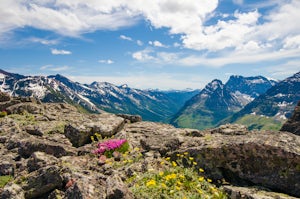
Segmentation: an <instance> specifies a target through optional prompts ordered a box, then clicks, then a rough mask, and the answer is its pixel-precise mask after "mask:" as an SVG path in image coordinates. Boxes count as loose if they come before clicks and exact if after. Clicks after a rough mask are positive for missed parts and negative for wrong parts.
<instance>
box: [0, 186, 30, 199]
mask: <svg viewBox="0 0 300 199" xmlns="http://www.w3.org/2000/svg"><path fill="white" fill-rule="evenodd" d="M0 199H25V194H24V191H23V189H22V187H20V186H19V185H17V184H14V183H9V184H7V185H6V186H5V187H4V189H3V192H2V193H0Z"/></svg>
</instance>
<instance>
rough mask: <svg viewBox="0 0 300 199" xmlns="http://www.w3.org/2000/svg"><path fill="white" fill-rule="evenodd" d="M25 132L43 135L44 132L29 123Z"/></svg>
mask: <svg viewBox="0 0 300 199" xmlns="http://www.w3.org/2000/svg"><path fill="white" fill-rule="evenodd" d="M25 130H26V132H27V133H29V134H31V135H36V136H43V135H44V133H43V132H42V131H41V129H39V128H38V127H35V126H32V125H29V126H26V128H25Z"/></svg>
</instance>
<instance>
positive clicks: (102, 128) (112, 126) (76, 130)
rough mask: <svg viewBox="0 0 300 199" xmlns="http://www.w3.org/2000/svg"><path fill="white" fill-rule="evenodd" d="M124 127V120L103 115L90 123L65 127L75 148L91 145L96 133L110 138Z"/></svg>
mask: <svg viewBox="0 0 300 199" xmlns="http://www.w3.org/2000/svg"><path fill="white" fill-rule="evenodd" d="M123 126H124V119H123V118H121V117H117V116H115V115H112V114H105V113H103V114H101V115H99V116H98V117H97V118H91V119H90V121H89V122H85V123H81V124H76V123H73V124H69V125H67V126H65V130H64V133H65V136H66V137H67V138H68V139H69V140H70V142H71V143H72V144H73V146H74V147H80V146H83V145H85V144H88V143H91V136H92V135H94V134H95V133H98V134H100V135H101V136H102V137H110V136H112V135H115V134H116V133H117V132H119V131H120V130H122V128H123Z"/></svg>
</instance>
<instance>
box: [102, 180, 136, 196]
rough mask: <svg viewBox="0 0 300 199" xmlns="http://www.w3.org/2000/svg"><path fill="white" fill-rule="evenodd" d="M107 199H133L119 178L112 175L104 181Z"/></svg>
mask: <svg viewBox="0 0 300 199" xmlns="http://www.w3.org/2000/svg"><path fill="white" fill-rule="evenodd" d="M106 188H107V197H106V198H107V199H131V198H132V199H133V198H134V197H133V195H132V193H131V192H130V191H129V189H128V188H127V186H126V185H125V184H124V183H123V181H122V180H121V178H120V177H119V176H118V175H117V174H114V175H112V176H109V177H108V178H107V180H106Z"/></svg>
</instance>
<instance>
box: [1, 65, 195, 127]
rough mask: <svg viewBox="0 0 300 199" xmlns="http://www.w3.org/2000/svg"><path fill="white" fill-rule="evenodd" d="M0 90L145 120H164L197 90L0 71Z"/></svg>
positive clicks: (13, 94) (15, 94) (44, 100)
mask: <svg viewBox="0 0 300 199" xmlns="http://www.w3.org/2000/svg"><path fill="white" fill-rule="evenodd" d="M0 91H3V92H6V93H9V94H10V95H12V96H35V97H38V98H39V99H41V100H42V101H43V102H67V103H70V104H73V105H74V104H75V105H77V106H80V107H83V108H85V109H87V110H89V111H91V112H101V110H104V111H107V112H112V113H127V114H139V115H141V116H142V117H143V119H145V120H150V121H161V122H166V121H167V120H168V119H169V118H170V117H171V116H173V115H174V114H175V113H176V112H177V111H178V110H179V109H180V108H181V107H182V106H183V105H184V103H185V101H186V100H188V99H190V98H191V97H192V96H194V95H196V94H197V93H199V91H197V90H196V91H157V90H139V89H133V88H129V87H128V86H127V85H122V86H116V85H113V84H110V83H107V82H93V83H92V84H90V85H86V84H80V83H78V82H73V81H71V80H69V79H68V78H66V77H64V76H62V75H51V76H48V77H45V76H22V75H18V74H13V73H8V72H6V71H3V70H0Z"/></svg>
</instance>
